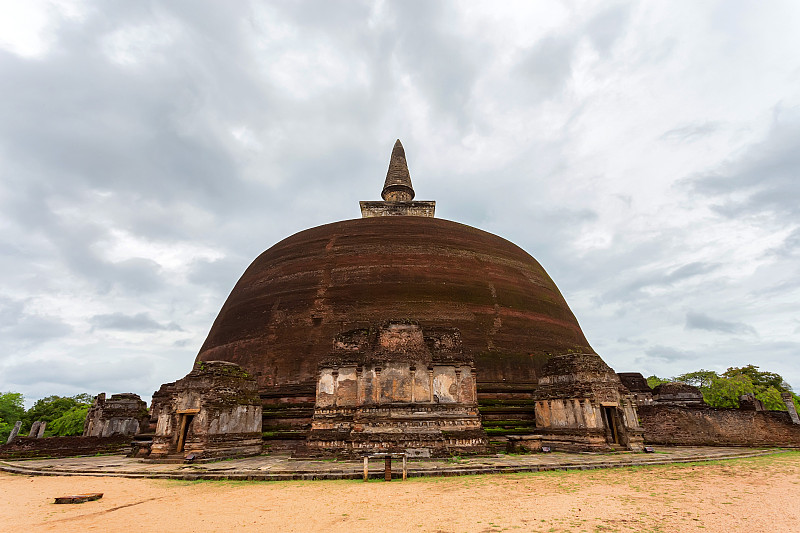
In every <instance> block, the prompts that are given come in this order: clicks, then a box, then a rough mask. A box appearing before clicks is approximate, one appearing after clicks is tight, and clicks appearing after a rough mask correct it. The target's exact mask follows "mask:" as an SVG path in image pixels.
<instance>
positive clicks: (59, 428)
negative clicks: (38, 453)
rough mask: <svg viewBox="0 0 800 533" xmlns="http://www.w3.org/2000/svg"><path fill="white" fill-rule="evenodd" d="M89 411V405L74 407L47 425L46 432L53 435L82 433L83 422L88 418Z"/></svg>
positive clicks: (63, 435) (62, 435)
mask: <svg viewBox="0 0 800 533" xmlns="http://www.w3.org/2000/svg"><path fill="white" fill-rule="evenodd" d="M87 411H89V406H88V405H83V406H76V407H73V408H72V409H70V410H69V411H67V412H66V413H64V414H63V415H61V416H60V417H58V418H56V419H55V420H53V422H52V423H50V424H49V425H48V426H47V431H46V433H47V434H49V436H53V437H67V436H70V435H82V434H83V423H84V421H85V420H86V413H87Z"/></svg>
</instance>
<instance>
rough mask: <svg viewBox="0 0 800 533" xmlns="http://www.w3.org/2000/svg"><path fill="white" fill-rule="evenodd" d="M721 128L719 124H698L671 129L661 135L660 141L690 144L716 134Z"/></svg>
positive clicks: (712, 122) (711, 122)
mask: <svg viewBox="0 0 800 533" xmlns="http://www.w3.org/2000/svg"><path fill="white" fill-rule="evenodd" d="M721 127H722V124H721V123H720V122H714V121H710V122H699V123H692V124H687V125H686V126H681V127H679V128H673V129H671V130H668V131H665V132H664V133H663V134H661V137H660V138H661V139H662V140H665V141H675V142H691V141H695V140H697V139H700V138H703V137H707V136H708V135H711V134H712V133H716V132H717V131H719V129H720V128H721Z"/></svg>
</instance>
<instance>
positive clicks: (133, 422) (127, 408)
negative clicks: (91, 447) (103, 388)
mask: <svg viewBox="0 0 800 533" xmlns="http://www.w3.org/2000/svg"><path fill="white" fill-rule="evenodd" d="M149 420H150V415H149V414H148V412H147V404H146V403H145V402H144V401H143V400H142V399H141V398H140V397H139V395H138V394H132V393H123V394H112V395H111V398H106V394H105V393H104V392H102V393H100V394H98V395H97V396H96V397H95V399H94V401H93V402H92V406H91V407H90V408H89V411H88V412H87V413H86V421H85V422H84V423H83V436H84V437H113V436H116V435H126V436H132V435H136V434H137V433H140V432H141V431H143V430H145V429H147V428H148V424H149Z"/></svg>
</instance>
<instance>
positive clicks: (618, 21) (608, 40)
mask: <svg viewBox="0 0 800 533" xmlns="http://www.w3.org/2000/svg"><path fill="white" fill-rule="evenodd" d="M630 11H631V6H630V5H626V4H620V5H617V6H613V7H610V8H608V9H606V10H605V11H601V12H600V13H598V14H597V15H595V16H594V17H593V18H592V19H591V20H590V21H589V22H588V23H587V24H586V27H585V30H584V31H585V32H586V33H587V34H588V35H589V37H590V38H591V40H592V43H593V44H594V47H595V48H596V49H597V50H598V51H599V52H600V53H602V54H607V53H608V52H609V50H610V49H611V48H612V47H613V45H614V43H615V42H616V41H617V39H618V38H619V37H620V36H621V35H622V34H623V32H624V31H625V29H626V26H627V24H628V22H629V20H630V15H631V13H630Z"/></svg>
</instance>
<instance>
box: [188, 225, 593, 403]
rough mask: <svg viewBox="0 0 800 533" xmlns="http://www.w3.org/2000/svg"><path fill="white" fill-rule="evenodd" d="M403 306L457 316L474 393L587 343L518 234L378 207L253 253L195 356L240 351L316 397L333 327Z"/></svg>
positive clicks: (273, 386)
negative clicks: (508, 236)
mask: <svg viewBox="0 0 800 533" xmlns="http://www.w3.org/2000/svg"><path fill="white" fill-rule="evenodd" d="M407 317H413V318H414V319H415V320H417V321H418V322H419V323H420V325H422V326H423V327H425V328H428V327H454V328H458V330H459V331H460V332H461V335H462V338H463V343H464V349H465V350H467V351H469V352H470V353H473V354H475V365H476V369H477V375H478V379H479V380H480V381H479V382H478V393H479V394H481V392H482V389H483V388H484V387H485V388H489V389H492V390H494V388H496V387H498V386H500V385H502V387H505V388H507V389H508V390H509V392H514V391H515V390H519V389H522V390H525V391H527V392H530V391H531V390H532V389H533V388H535V387H536V383H537V379H538V374H539V371H540V369H541V367H542V366H543V365H544V363H545V361H546V360H547V354H551V353H565V352H567V351H569V350H572V351H576V352H584V353H586V352H589V353H591V352H592V351H593V350H592V349H591V347H590V346H589V343H588V342H587V341H586V338H585V336H584V335H583V333H582V332H581V329H580V326H579V325H578V322H577V320H576V319H575V316H574V315H573V314H572V312H571V311H570V309H569V307H568V306H567V303H566V302H565V301H564V298H563V297H562V295H561V293H560V292H559V290H558V288H557V287H556V285H555V284H554V283H553V281H552V280H551V279H550V277H549V276H548V275H547V273H546V272H545V271H544V269H543V268H542V267H541V265H539V263H537V262H536V260H535V259H533V258H532V257H531V256H530V255H528V254H527V253H526V252H525V251H523V250H522V249H520V248H519V247H517V246H516V245H514V244H512V243H510V242H509V241H507V240H505V239H502V238H500V237H498V236H496V235H492V234H490V233H487V232H484V231H481V230H478V229H475V228H471V227H469V226H465V225H463V224H458V223H455V222H450V221H447V220H441V219H436V218H427V217H376V218H361V219H356V220H348V221H343V222H337V223H333V224H327V225H325V226H320V227H317V228H312V229H309V230H306V231H303V232H300V233H297V234H295V235H293V236H291V237H289V238H287V239H285V240H283V241H281V242H280V243H278V244H276V245H275V246H273V247H272V248H270V249H269V250H267V251H266V252H264V253H263V254H261V256H259V257H258V258H257V259H256V260H255V261H254V262H253V264H252V265H250V267H249V268H248V269H247V270H246V271H245V273H244V274H243V275H242V277H241V279H240V280H239V282H238V283H237V284H236V286H235V287H234V289H233V291H232V292H231V295H230V296H229V297H228V300H227V301H226V302H225V305H224V306H223V307H222V310H221V311H220V313H219V316H218V317H217V319H216V321H215V322H214V325H213V326H212V328H211V331H210V332H209V335H208V338H207V339H206V341H205V343H204V344H203V347H202V348H201V349H200V353H199V354H198V356H197V359H198V360H200V361H210V360H225V361H231V362H235V363H238V364H239V365H241V366H242V368H244V369H246V370H247V371H248V372H250V373H251V374H253V375H254V376H256V378H257V379H258V382H259V387H260V389H261V390H262V391H263V392H266V391H269V393H270V395H272V396H274V397H276V398H277V397H290V396H292V395H295V394H299V395H304V396H306V397H308V396H312V397H313V395H314V387H315V384H316V377H317V375H316V374H317V368H318V365H319V363H320V361H321V360H322V358H323V357H325V356H327V354H328V353H329V352H330V349H331V339H333V338H334V337H335V336H336V335H337V334H338V333H340V332H343V331H348V330H354V329H358V328H364V327H369V325H370V324H375V323H383V322H387V321H390V320H395V319H398V318H407ZM303 385H305V388H303V390H300V389H301V388H302V386H303ZM284 389H285V390H286V394H285V395H284V394H282V393H283V392H284ZM290 389H291V392H290Z"/></svg>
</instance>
